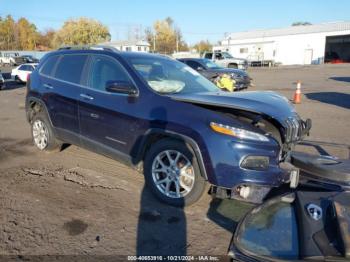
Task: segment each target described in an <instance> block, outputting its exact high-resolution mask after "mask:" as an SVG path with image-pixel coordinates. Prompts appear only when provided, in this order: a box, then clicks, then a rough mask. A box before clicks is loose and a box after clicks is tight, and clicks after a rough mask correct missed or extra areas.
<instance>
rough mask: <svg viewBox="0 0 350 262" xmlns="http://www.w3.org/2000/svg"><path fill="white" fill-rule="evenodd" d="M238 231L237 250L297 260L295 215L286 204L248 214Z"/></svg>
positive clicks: (291, 207)
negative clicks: (241, 249)
mask: <svg viewBox="0 0 350 262" xmlns="http://www.w3.org/2000/svg"><path fill="white" fill-rule="evenodd" d="M240 230H241V231H240V232H239V236H238V238H237V244H238V246H239V247H240V248H243V249H244V250H246V251H249V252H252V253H253V254H255V255H258V256H269V257H276V258H282V259H288V260H290V259H292V260H295V259H297V258H298V256H299V247H298V230H297V222H296V215H295V212H294V208H293V206H292V205H291V204H289V203H285V202H277V203H273V204H271V205H269V206H268V207H265V208H262V209H259V211H258V212H255V213H251V215H250V216H248V217H247V218H246V219H245V221H244V223H243V224H242V226H241V227H240Z"/></svg>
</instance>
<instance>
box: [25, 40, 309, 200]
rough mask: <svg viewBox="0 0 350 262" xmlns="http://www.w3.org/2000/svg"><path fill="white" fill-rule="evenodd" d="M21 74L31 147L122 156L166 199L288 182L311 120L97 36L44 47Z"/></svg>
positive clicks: (256, 195) (254, 196)
mask: <svg viewBox="0 0 350 262" xmlns="http://www.w3.org/2000/svg"><path fill="white" fill-rule="evenodd" d="M29 78H30V79H28V83H27V89H28V92H27V96H26V112H27V119H28V121H29V123H30V125H31V131H32V137H33V142H34V144H35V145H36V146H37V147H38V149H40V150H45V151H50V150H54V149H57V148H60V147H61V145H62V143H68V144H75V145H78V146H81V147H84V148H86V149H89V150H92V151H95V152H97V153H99V154H103V155H106V156H108V157H111V158H114V159H117V160H120V161H123V162H124V163H126V164H129V165H131V166H133V167H136V168H138V170H143V173H144V176H145V181H146V184H147V185H148V186H149V188H150V190H151V191H152V192H153V193H154V194H155V195H156V196H157V197H158V198H159V199H160V200H162V201H164V202H166V203H168V204H171V205H175V206H183V205H189V204H192V203H194V202H196V201H197V200H198V199H199V198H200V197H201V195H202V193H203V192H204V191H205V188H206V185H207V184H211V185H213V186H214V188H216V189H220V190H224V191H225V192H230V197H233V198H237V199H241V200H246V201H251V202H261V200H262V199H263V198H264V197H265V196H266V194H267V193H268V192H269V191H270V190H271V189H272V188H275V187H279V186H281V185H282V184H286V183H291V185H292V186H296V183H297V175H298V174H297V173H296V172H294V171H295V170H294V169H293V168H291V167H290V166H291V165H290V164H288V161H289V159H290V157H289V156H290V152H291V149H292V148H293V145H294V144H295V143H297V142H298V141H299V140H301V139H302V137H303V136H304V135H305V134H306V133H307V132H308V131H309V129H310V126H311V124H310V122H309V121H302V120H301V119H300V117H299V116H298V114H297V113H296V112H295V110H294V108H293V106H292V105H291V104H290V102H289V101H288V100H287V99H286V98H284V97H282V96H280V95H278V94H276V93H273V92H241V93H225V92H221V91H219V90H218V89H217V87H216V86H215V85H214V84H213V83H211V82H210V81H209V80H207V79H206V78H204V77H203V76H201V75H200V74H198V73H197V72H196V71H195V70H193V69H192V68H190V67H188V66H187V65H185V64H183V63H181V62H179V61H176V60H173V59H171V58H168V57H165V56H161V55H154V54H147V53H133V52H119V51H117V50H114V49H113V48H107V47H99V46H95V47H74V48H73V47H66V48H62V49H59V50H57V51H54V52H51V53H49V54H47V55H46V56H45V57H44V58H43V59H42V60H41V61H40V64H39V65H38V67H37V68H36V69H35V70H34V72H33V73H32V74H31V75H30V77H29Z"/></svg>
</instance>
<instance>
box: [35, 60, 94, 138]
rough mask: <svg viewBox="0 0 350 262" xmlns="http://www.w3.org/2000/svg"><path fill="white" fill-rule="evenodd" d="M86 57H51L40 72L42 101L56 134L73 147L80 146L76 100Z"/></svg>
mask: <svg viewBox="0 0 350 262" xmlns="http://www.w3.org/2000/svg"><path fill="white" fill-rule="evenodd" d="M87 58H88V55H87V54H65V55H62V56H59V57H51V58H49V59H48V61H47V62H46V63H45V64H44V66H43V68H42V70H41V72H40V73H41V75H42V76H43V77H42V87H43V89H44V95H43V99H44V100H45V102H46V103H47V108H48V110H49V113H50V117H51V120H52V123H53V125H54V127H55V128H56V130H57V135H58V137H60V138H62V139H63V140H64V141H67V142H70V143H74V144H79V143H80V140H79V133H80V130H79V121H78V98H79V94H80V88H81V85H80V83H81V79H82V75H83V72H84V69H85V65H86V62H87ZM50 59H51V60H50ZM55 60H57V62H55Z"/></svg>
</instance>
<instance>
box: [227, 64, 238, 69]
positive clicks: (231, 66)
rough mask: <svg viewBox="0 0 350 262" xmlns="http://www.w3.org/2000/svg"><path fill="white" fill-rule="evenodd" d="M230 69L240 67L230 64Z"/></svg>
mask: <svg viewBox="0 0 350 262" xmlns="http://www.w3.org/2000/svg"><path fill="white" fill-rule="evenodd" d="M227 67H228V68H236V69H237V68H238V65H237V64H228V66H227Z"/></svg>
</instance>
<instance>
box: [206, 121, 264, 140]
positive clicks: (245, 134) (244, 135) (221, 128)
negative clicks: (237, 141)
mask: <svg viewBox="0 0 350 262" xmlns="http://www.w3.org/2000/svg"><path fill="white" fill-rule="evenodd" d="M210 127H211V128H212V129H213V130H214V131H215V132H217V133H220V134H225V135H229V136H234V137H237V138H241V139H247V140H255V141H263V142H268V141H269V139H268V138H267V137H266V136H264V135H261V134H258V133H255V132H252V131H248V130H245V129H240V128H236V127H232V126H226V125H222V124H217V123H214V122H211V123H210Z"/></svg>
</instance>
